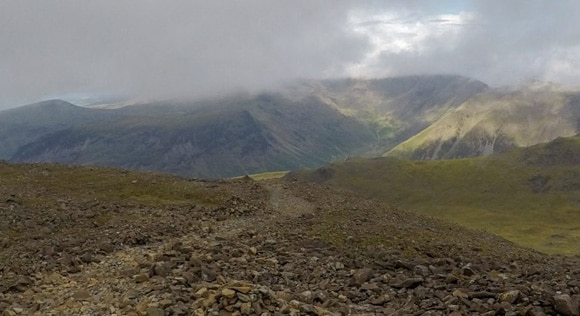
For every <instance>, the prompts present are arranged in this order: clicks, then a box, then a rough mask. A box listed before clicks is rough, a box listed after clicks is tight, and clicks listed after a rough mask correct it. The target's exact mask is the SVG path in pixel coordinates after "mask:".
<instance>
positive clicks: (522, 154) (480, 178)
mask: <svg viewBox="0 0 580 316" xmlns="http://www.w3.org/2000/svg"><path fill="white" fill-rule="evenodd" d="M286 178H288V179H300V180H306V181H315V182H322V183H327V184H331V185H336V186H339V187H343V188H348V189H352V190H355V191H358V192H361V193H364V194H366V195H367V196H370V197H374V198H380V199H384V200H386V201H389V202H391V203H394V204H396V205H400V206H402V207H404V208H407V209H410V210H416V211H418V212H421V213H425V214H429V215H434V216H438V217H443V218H445V219H448V220H451V221H454V222H457V223H459V224H462V225H466V226H468V227H471V228H476V229H484V230H486V231H489V232H492V233H495V234H498V235H500V236H502V237H505V238H507V239H509V240H512V241H514V242H517V243H520V244H522V245H526V246H530V247H533V248H536V249H538V250H541V251H544V252H547V253H565V254H578V253H580V250H579V248H578V243H579V242H580V212H578V210H579V209H580V137H572V138H559V139H557V140H555V141H553V142H550V143H547V144H540V145H536V146H533V147H528V148H522V149H517V150H515V151H510V152H508V153H505V154H501V155H494V156H490V157H482V158H470V159H455V160H431V161H407V160H400V159H397V158H393V157H383V158H376V159H352V160H347V161H344V162H340V163H335V164H332V165H330V166H328V167H325V168H321V169H318V170H314V171H298V172H292V173H290V174H288V175H287V176H286Z"/></svg>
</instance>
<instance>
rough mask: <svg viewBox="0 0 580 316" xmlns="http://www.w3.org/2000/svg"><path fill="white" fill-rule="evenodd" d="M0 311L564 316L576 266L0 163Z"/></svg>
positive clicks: (148, 179) (201, 184)
mask: <svg viewBox="0 0 580 316" xmlns="http://www.w3.org/2000/svg"><path fill="white" fill-rule="evenodd" d="M0 197H1V199H0V310H2V311H3V315H149V316H157V315H545V314H548V315H558V314H560V315H579V313H580V311H579V307H578V301H579V298H580V295H579V294H580V289H579V287H580V265H579V263H580V262H579V260H578V259H577V258H565V257H549V256H545V255H542V254H540V253H537V252H533V251H530V250H527V249H523V248H519V247H517V246H516V245H514V244H511V243H509V242H507V241H505V240H503V239H500V238H498V237H495V236H493V235H489V234H487V233H484V232H475V231H470V230H466V229H463V228H460V227H457V226H454V225H451V224H448V223H444V222H441V221H438V220H435V219H430V218H425V217H419V216H417V215H413V214H410V213H408V212H405V211H402V210H399V209H397V208H394V207H391V206H388V205H385V204H383V203H380V202H377V201H371V200H366V199H364V198H361V197H359V196H358V195H355V194H353V193H349V192H346V191H340V190H337V189H331V188H328V187H324V186H315V185H309V184H303V183H299V182H283V181H278V180H268V181H265V182H255V181H253V180H251V179H239V180H232V181H218V182H208V181H191V180H183V179H179V178H174V177H170V176H164V175H156V174H149V173H136V172H128V171H118V170H112V169H106V168H81V167H62V166H60V167H59V166H51V165H31V166H19V165H8V164H2V163H0Z"/></svg>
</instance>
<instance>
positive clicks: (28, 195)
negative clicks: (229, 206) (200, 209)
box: [0, 164, 227, 207]
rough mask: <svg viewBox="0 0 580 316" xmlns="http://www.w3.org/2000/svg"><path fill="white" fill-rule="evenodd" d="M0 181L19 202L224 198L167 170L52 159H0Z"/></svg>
mask: <svg viewBox="0 0 580 316" xmlns="http://www.w3.org/2000/svg"><path fill="white" fill-rule="evenodd" d="M0 186H1V187H2V188H3V191H6V192H13V194H15V195H18V196H20V200H21V201H22V203H24V204H27V205H30V206H37V207H46V206H51V205H53V204H55V203H56V204H58V201H57V200H58V199H65V200H66V199H72V200H77V201H83V200H85V201H87V200H88V201H90V200H101V201H109V202H128V201H129V202H131V201H133V202H136V203H139V204H145V205H151V206H154V205H165V204H174V205H187V204H208V205H216V204H219V203H221V202H223V201H225V199H226V198H227V194H226V193H225V192H222V191H220V190H219V189H216V188H210V187H208V186H206V185H205V184H204V183H203V182H197V181H189V180H187V179H183V178H179V177H175V176H170V175H163V174H157V173H150V172H138V171H127V170H119V169H113V168H106V167H85V166H62V165H52V164H23V165H19V164H15V165H12V164H3V165H1V166H0Z"/></svg>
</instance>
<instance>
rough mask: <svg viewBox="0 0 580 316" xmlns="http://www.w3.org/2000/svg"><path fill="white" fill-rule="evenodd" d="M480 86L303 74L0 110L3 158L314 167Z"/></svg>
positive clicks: (209, 173)
mask: <svg viewBox="0 0 580 316" xmlns="http://www.w3.org/2000/svg"><path fill="white" fill-rule="evenodd" d="M485 89H487V87H486V86H485V84H483V83H481V82H478V81H474V80H471V79H467V78H463V77H459V76H425V77H403V78H392V79H381V80H333V81H317V82H302V83H299V84H297V85H295V86H294V87H291V88H288V89H286V90H284V91H281V92H280V93H263V94H259V95H234V96H230V97H221V98H216V99H211V100H204V101H198V102H155V103H148V104H137V105H131V106H125V107H120V108H110V109H107V108H82V107H77V106H74V105H72V104H70V103H66V102H64V101H49V102H42V103H38V104H34V105H29V106H25V107H21V108H17V109H14V110H10V111H3V112H0V122H3V124H2V127H0V128H2V131H3V133H2V136H0V137H2V143H1V145H0V158H3V159H10V160H11V161H14V162H60V163H70V164H94V165H107V166H115V167H123V168H131V169H139V170H154V171H162V172H169V173H173V174H178V175H182V176H190V177H209V178H218V177H229V176H237V175H243V174H245V173H257V172H265V171H273V170H288V169H296V168H300V167H319V166H322V165H324V164H326V163H328V162H330V161H334V160H337V159H343V158H346V157H349V156H355V155H370V154H377V153H383V152H385V151H386V150H388V149H390V148H392V147H393V146H394V145H396V144H398V143H399V142H400V141H402V140H405V139H406V138H407V137H409V136H411V135H413V134H414V133H416V132H418V131H420V130H422V129H423V128H425V127H426V126H428V125H429V124H430V123H432V122H433V121H435V120H436V119H437V118H438V117H440V116H441V115H443V114H445V113H447V112H448V111H450V110H451V109H453V108H455V107H456V106H458V105H459V104H461V103H462V102H463V101H464V100H465V99H467V98H469V97H470V96H472V95H474V94H476V93H479V92H481V91H483V90H485Z"/></svg>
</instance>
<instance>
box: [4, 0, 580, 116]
mask: <svg viewBox="0 0 580 316" xmlns="http://www.w3.org/2000/svg"><path fill="white" fill-rule="evenodd" d="M442 8H447V9H449V10H454V11H455V12H459V11H462V10H463V11H469V12H472V13H473V14H474V16H475V18H474V20H472V21H469V23H467V24H462V25H455V26H453V25H449V22H445V23H443V21H442V20H437V19H438V17H437V15H439V14H441V13H446V11H445V10H443V9H442ZM442 10H443V11H442ZM353 12H367V13H368V14H369V19H368V21H360V24H359V26H363V27H364V26H365V25H366V26H368V27H370V28H372V27H373V26H374V25H377V26H378V25H379V24H380V23H404V22H406V23H408V24H411V25H412V24H414V23H416V22H417V21H422V22H423V23H424V24H426V25H427V26H428V27H433V28H441V27H443V26H444V27H445V28H451V27H457V28H458V29H459V33H458V35H457V36H456V37H455V38H448V37H441V36H439V37H433V38H428V39H427V40H426V42H424V43H423V46H424V48H423V49H421V50H419V51H402V52H397V53H383V54H382V55H381V56H380V57H379V58H378V59H375V60H374V64H367V65H364V66H365V67H364V68H365V69H367V70H368V71H367V73H363V75H365V74H366V75H368V76H385V75H406V74H422V73H457V74H462V75H467V76H472V77H475V78H478V79H482V80H484V81H486V82H488V83H490V84H506V83H514V82H518V81H520V80H522V79H527V78H537V79H549V80H556V81H557V80H562V81H564V82H565V83H574V84H580V73H579V74H576V72H574V71H573V70H567V68H566V67H567V66H566V65H568V64H569V65H571V66H573V67H575V66H577V67H580V56H578V55H579V54H580V28H577V27H575V26H576V25H577V21H578V20H580V2H577V1H575V0H562V1H551V2H548V1H540V0H513V1H488V0H473V1H462V0H449V1H428V0H408V1H379V0H375V1H372V0H369V1H354V0H353V1H349V0H320V1H311V0H292V1H272V0H245V1H235V0H232V1H225V0H212V1H202V0H173V1H153V0H121V1H119V0H99V1H77V0H52V1H45V0H30V1H10V0H6V1H0V100H5V102H6V100H11V101H10V102H16V101H12V100H26V101H30V102H32V101H36V100H39V99H41V98H44V97H46V96H51V95H56V94H59V93H68V92H78V91H97V92H108V93H128V94H134V95H138V96H160V97H169V96H200V95H207V94H213V93H225V92H228V91H231V90H234V89H249V90H256V89H261V88H268V87H272V86H274V85H276V84H277V83H280V82H283V81H285V80H292V79H294V78H304V77H307V78H325V77H334V76H344V75H347V74H348V70H347V69H349V65H356V64H358V63H361V62H363V61H365V60H366V59H365V57H366V56H368V53H369V52H370V51H372V50H373V47H372V45H371V42H370V41H369V39H368V38H366V37H365V36H364V35H363V34H360V33H353V31H352V30H350V29H349V27H350V26H349V24H348V22H349V14H351V13H353ZM381 13H392V14H394V16H396V18H395V20H394V21H381V20H380V19H379V20H377V18H376V17H377V15H379V14H381ZM392 14H391V15H392ZM391 15H389V16H391ZM433 19H435V20H433ZM439 19H446V18H439ZM365 23H366V24H365ZM441 23H443V24H441ZM442 25H443V26H442ZM400 33H401V34H398V36H403V35H402V34H403V33H404V32H400ZM411 35H413V34H411ZM554 65H560V66H559V67H560V68H558V67H555V66H554ZM561 65H564V66H561ZM568 68H569V67H568ZM23 102H24V101H22V102H21V103H23ZM0 106H2V104H0Z"/></svg>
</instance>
